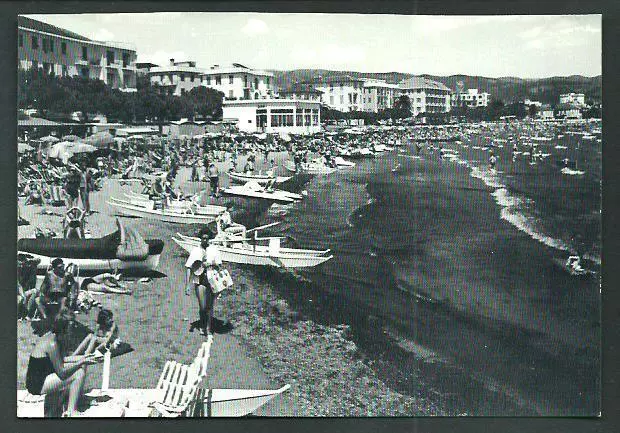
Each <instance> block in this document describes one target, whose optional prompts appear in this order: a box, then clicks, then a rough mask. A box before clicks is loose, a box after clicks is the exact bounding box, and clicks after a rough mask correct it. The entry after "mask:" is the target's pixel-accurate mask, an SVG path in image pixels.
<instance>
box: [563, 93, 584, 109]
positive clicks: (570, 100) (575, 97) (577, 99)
mask: <svg viewBox="0 0 620 433" xmlns="http://www.w3.org/2000/svg"><path fill="white" fill-rule="evenodd" d="M560 104H573V105H577V106H579V107H584V106H585V105H586V95H584V94H583V93H572V92H571V93H564V94H562V95H560Z"/></svg>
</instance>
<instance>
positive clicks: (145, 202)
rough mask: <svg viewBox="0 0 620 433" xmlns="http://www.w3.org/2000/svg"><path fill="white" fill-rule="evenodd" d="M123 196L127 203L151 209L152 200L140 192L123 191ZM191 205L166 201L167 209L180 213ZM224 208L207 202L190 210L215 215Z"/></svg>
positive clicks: (176, 201)
mask: <svg viewBox="0 0 620 433" xmlns="http://www.w3.org/2000/svg"><path fill="white" fill-rule="evenodd" d="M124 196H125V197H126V198H127V200H129V201H128V203H130V204H132V205H135V206H140V207H144V208H146V209H149V210H150V209H153V204H154V202H153V200H151V199H150V198H149V196H148V195H146V194H140V193H137V192H128V193H124ZM127 200H118V199H114V201H122V202H127ZM191 205H192V204H191V203H190V202H187V201H179V200H172V201H170V202H169V203H168V209H170V210H172V211H173V212H178V213H181V212H184V211H187V210H188V209H190V206H191ZM225 210H226V208H225V207H224V206H217V205H213V204H208V205H206V206H194V207H192V210H191V211H192V212H193V213H194V214H196V215H211V216H216V217H217V216H218V215H219V214H221V213H222V212H224V211H225Z"/></svg>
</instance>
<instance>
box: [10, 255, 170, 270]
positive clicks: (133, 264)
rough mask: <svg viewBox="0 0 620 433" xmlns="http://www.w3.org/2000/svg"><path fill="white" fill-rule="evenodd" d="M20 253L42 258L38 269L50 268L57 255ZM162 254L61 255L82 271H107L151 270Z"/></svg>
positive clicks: (156, 264) (64, 259) (66, 261)
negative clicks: (138, 257)
mask: <svg viewBox="0 0 620 433" xmlns="http://www.w3.org/2000/svg"><path fill="white" fill-rule="evenodd" d="M18 254H28V255H31V256H33V257H35V258H37V259H39V260H40V263H39V264H38V265H37V271H39V272H41V271H46V270H47V269H49V267H50V265H51V263H52V260H54V259H55V258H56V257H49V256H43V255H41V254H35V253H31V252H28V251H18ZM160 257H161V254H152V255H149V256H148V257H147V258H146V259H145V260H121V259H84V258H73V257H61V258H62V260H63V261H64V262H65V263H66V264H69V263H74V264H76V265H77V266H78V267H79V269H80V272H88V273H91V272H106V271H115V270H119V271H151V270H155V269H157V267H158V266H159V259H160Z"/></svg>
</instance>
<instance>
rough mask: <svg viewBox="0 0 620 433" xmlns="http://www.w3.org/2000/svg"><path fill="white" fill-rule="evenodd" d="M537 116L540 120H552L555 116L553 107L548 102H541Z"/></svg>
mask: <svg viewBox="0 0 620 433" xmlns="http://www.w3.org/2000/svg"><path fill="white" fill-rule="evenodd" d="M537 116H538V118H539V119H542V120H553V119H554V118H555V116H554V112H553V108H551V105H549V104H542V105H541V106H540V110H539V111H538V114H537Z"/></svg>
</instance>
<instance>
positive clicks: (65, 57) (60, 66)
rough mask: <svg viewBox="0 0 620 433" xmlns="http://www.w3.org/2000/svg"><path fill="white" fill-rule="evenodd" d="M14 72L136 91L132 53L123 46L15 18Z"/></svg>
mask: <svg viewBox="0 0 620 433" xmlns="http://www.w3.org/2000/svg"><path fill="white" fill-rule="evenodd" d="M17 26H18V31H17V57H18V68H19V69H22V70H29V69H32V68H37V69H41V70H43V71H44V72H45V73H48V74H54V75H56V76H59V77H75V76H79V77H83V78H88V79H93V80H96V79H98V80H101V81H103V82H104V83H106V84H108V85H109V86H111V87H113V88H115V89H121V90H126V91H134V90H135V88H136V50H135V48H134V47H133V46H132V45H130V44H126V43H121V42H102V41H94V40H91V39H88V38H86V37H84V36H81V35H78V34H77V33H73V32H70V31H68V30H65V29H61V28H60V27H56V26H52V25H50V24H47V23H44V22H41V21H37V20H33V19H32V18H27V17H24V16H18V17H17Z"/></svg>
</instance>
